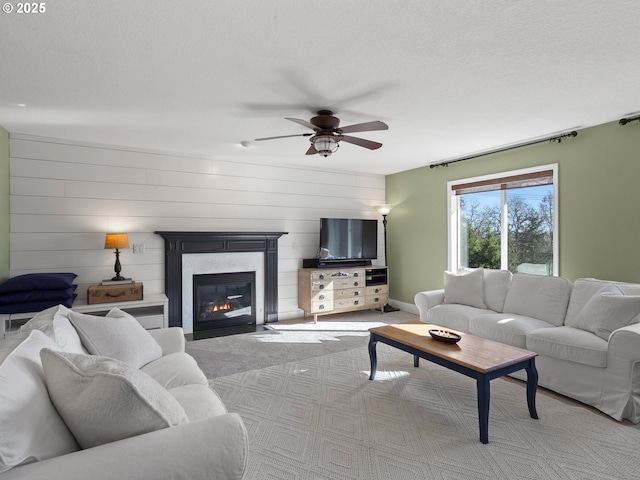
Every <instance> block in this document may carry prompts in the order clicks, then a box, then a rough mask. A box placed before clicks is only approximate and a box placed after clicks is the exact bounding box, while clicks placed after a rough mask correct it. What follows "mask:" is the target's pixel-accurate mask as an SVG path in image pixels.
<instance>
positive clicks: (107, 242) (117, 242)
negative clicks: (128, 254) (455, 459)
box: [104, 233, 129, 250]
mask: <svg viewBox="0 0 640 480" xmlns="http://www.w3.org/2000/svg"><path fill="white" fill-rule="evenodd" d="M104 248H106V249H109V250H113V249H114V248H129V237H128V236H127V234H126V233H107V236H106V238H105V239H104Z"/></svg>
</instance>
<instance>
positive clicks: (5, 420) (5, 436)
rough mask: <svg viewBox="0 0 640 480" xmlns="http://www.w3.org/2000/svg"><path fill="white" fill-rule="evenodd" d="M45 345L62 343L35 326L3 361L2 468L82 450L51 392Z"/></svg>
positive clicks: (0, 406) (0, 372)
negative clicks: (43, 360)
mask: <svg viewBox="0 0 640 480" xmlns="http://www.w3.org/2000/svg"><path fill="white" fill-rule="evenodd" d="M43 348H52V349H57V348H58V346H57V345H56V344H55V342H54V341H53V340H51V339H50V338H49V337H47V336H46V335H45V334H44V333H42V332H41V331H39V330H34V331H32V332H31V333H29V335H28V337H27V338H26V339H24V340H23V342H22V343H21V344H20V345H18V346H17V347H16V348H15V349H14V350H13V351H12V352H11V353H10V354H9V355H8V356H7V358H5V359H4V361H3V362H2V364H1V365H0V472H4V471H6V470H9V469H10V468H12V467H15V466H17V465H20V464H23V463H30V462H35V461H39V460H44V459H46V458H52V457H57V456H59V455H64V454H67V453H70V452H75V451H77V450H78V444H77V443H76V441H75V439H74V438H73V435H71V432H70V431H69V429H68V428H67V427H66V425H65V424H64V422H63V420H62V418H60V415H59V414H58V412H57V411H56V409H55V407H54V406H53V404H52V403H51V399H50V398H49V394H48V393H47V387H46V384H45V379H44V372H43V370H42V363H41V361H40V350H42V349H43Z"/></svg>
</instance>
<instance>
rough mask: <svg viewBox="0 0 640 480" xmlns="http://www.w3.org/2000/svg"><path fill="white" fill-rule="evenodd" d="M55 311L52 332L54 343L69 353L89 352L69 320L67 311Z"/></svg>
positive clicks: (68, 311)
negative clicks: (54, 338)
mask: <svg viewBox="0 0 640 480" xmlns="http://www.w3.org/2000/svg"><path fill="white" fill-rule="evenodd" d="M70 312H71V310H67V312H57V313H56V314H55V316H54V317H53V333H54V334H55V337H56V343H57V344H58V346H59V347H60V350H62V351H63V352H69V353H89V352H88V351H87V349H86V348H84V346H83V345H82V340H80V336H79V335H78V332H77V331H76V329H75V328H73V325H71V322H70V321H69V317H68V315H69V313H70Z"/></svg>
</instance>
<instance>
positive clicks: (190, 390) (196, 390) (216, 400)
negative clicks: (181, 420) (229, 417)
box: [169, 385, 227, 422]
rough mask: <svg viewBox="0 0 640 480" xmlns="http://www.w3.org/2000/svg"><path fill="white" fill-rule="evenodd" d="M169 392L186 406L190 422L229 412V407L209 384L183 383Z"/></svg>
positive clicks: (185, 409)
mask: <svg viewBox="0 0 640 480" xmlns="http://www.w3.org/2000/svg"><path fill="white" fill-rule="evenodd" d="M169 393H170V394H171V395H173V397H174V398H175V399H176V400H177V401H178V403H179V404H180V405H181V406H182V408H184V411H185V412H186V413H187V416H188V417H189V421H190V422H196V421H198V420H203V419H205V418H209V417H213V416H215V415H222V414H223V413H227V407H225V406H224V403H223V402H222V400H221V399H220V397H219V396H218V394H217V393H216V392H214V391H213V390H211V388H209V386H208V385H183V386H181V387H175V388H170V389H169Z"/></svg>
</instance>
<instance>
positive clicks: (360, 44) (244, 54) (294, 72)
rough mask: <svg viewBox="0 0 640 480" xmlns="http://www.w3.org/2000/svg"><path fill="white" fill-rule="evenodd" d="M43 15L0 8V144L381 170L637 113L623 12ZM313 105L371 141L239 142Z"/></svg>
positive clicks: (121, 6) (420, 9)
mask: <svg viewBox="0 0 640 480" xmlns="http://www.w3.org/2000/svg"><path fill="white" fill-rule="evenodd" d="M9 3H13V5H17V3H16V2H13V0H10V2H9ZM45 5H46V12H44V13H39V14H28V15H27V14H18V13H15V12H14V13H10V14H0V32H1V34H2V42H0V61H1V66H0V125H2V126H4V127H5V128H6V129H7V130H9V131H10V132H12V133H26V134H34V135H43V136H51V137H58V138H66V139H71V140H82V141H88V142H99V143H107V144H112V145H124V146H131V147H140V148H149V149H153V150H160V151H169V152H180V153H183V154H192V155H195V156H206V157H208V158H215V159H219V160H228V161H250V162H259V163H265V164H271V163H273V164H288V165H304V166H309V165H311V166H314V167H324V168H328V169H332V170H347V171H359V172H371V173H380V174H388V173H393V172H398V171H402V170H407V169H411V168H415V167H419V166H422V165H427V164H429V163H437V162H439V161H442V160H445V159H451V158H456V157H460V156H464V155H467V154H471V153H476V152H480V151H486V150H491V149H494V148H496V147H499V146H505V145H509V144H514V143H519V142H523V141H528V140H532V139H535V138H540V137H543V136H548V135H549V134H553V133H556V132H565V131H568V130H572V129H576V128H581V127H587V126H593V125H597V124H602V123H606V122H609V121H614V120H617V119H620V118H622V117H623V116H626V115H628V114H630V113H635V112H638V111H640V88H638V80H639V79H640V75H639V74H640V42H638V39H637V37H638V25H640V2H639V1H638V0H607V1H602V0H562V1H560V0H554V1H544V0H536V1H530V0H446V1H444V0H439V1H436V0H419V1H402V0H397V1H391V0H366V1H360V0H350V1H345V0H340V1H334V0H323V1H310V0H307V1H301V0H298V1H294V0H288V1H284V0H277V1H274V0H223V1H221V0H215V1H188V2H185V1H175V0H173V1H167V0H156V1H149V2H134V1H130V0H109V1H104V0H101V1H95V0H90V1H87V0H82V1H81V0H76V1H68V0H58V1H50V2H45ZM321 108H329V109H332V110H334V111H335V112H336V114H337V115H338V116H339V117H340V118H341V120H342V125H349V124H352V123H360V122H366V121H371V120H382V121H384V122H386V123H387V124H388V125H389V130H388V131H380V132H370V133H368V132H367V133H361V134H354V135H355V136H361V137H363V138H367V139H371V140H374V141H378V142H382V143H383V144H384V146H383V147H382V148H381V149H379V150H375V151H369V150H366V149H363V148H360V147H357V146H354V145H350V144H345V143H343V144H342V146H341V148H340V149H339V151H338V152H337V153H336V154H334V155H333V156H331V157H329V158H326V159H325V158H322V157H319V156H318V155H314V156H305V155H304V153H305V151H306V150H307V148H308V146H309V142H308V139H307V138H303V137H300V138H285V139H280V140H272V141H268V142H259V143H256V144H255V145H254V147H253V148H243V147H241V146H240V142H242V141H248V140H252V139H254V138H258V137H269V136H275V135H292V134H301V133H306V132H307V131H309V130H307V129H305V128H304V127H302V126H300V125H297V124H295V123H292V122H289V121H286V120H284V117H296V118H302V119H309V118H310V117H311V116H313V114H314V113H315V111H316V110H318V109H321ZM578 138H579V137H578Z"/></svg>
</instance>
